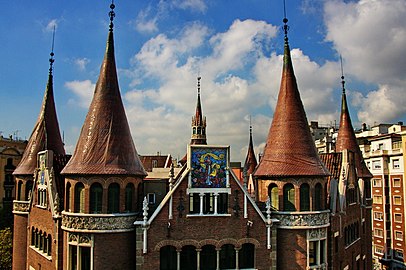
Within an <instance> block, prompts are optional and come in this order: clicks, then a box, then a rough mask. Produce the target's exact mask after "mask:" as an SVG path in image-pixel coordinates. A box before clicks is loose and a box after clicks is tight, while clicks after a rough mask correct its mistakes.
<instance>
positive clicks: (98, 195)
mask: <svg viewBox="0 0 406 270" xmlns="http://www.w3.org/2000/svg"><path fill="white" fill-rule="evenodd" d="M102 205H103V187H102V185H101V184H100V183H93V184H92V185H91V186H90V213H93V214H100V213H101V212H102Z"/></svg>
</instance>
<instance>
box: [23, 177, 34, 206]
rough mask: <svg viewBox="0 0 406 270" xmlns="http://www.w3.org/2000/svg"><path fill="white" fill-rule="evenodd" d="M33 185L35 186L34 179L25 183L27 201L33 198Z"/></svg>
mask: <svg viewBox="0 0 406 270" xmlns="http://www.w3.org/2000/svg"><path fill="white" fill-rule="evenodd" d="M32 187H33V181H32V180H28V181H27V183H26V184H25V200H26V201H29V200H30V199H31V198H30V196H32Z"/></svg>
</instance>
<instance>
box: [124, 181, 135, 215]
mask: <svg viewBox="0 0 406 270" xmlns="http://www.w3.org/2000/svg"><path fill="white" fill-rule="evenodd" d="M133 194H134V185H133V184H132V183H129V184H127V186H126V187H125V208H124V211H126V212H132V211H133Z"/></svg>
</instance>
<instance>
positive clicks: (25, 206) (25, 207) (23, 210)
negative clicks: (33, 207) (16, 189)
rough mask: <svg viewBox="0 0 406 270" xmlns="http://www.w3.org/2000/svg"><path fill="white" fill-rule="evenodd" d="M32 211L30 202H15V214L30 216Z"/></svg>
mask: <svg viewBox="0 0 406 270" xmlns="http://www.w3.org/2000/svg"><path fill="white" fill-rule="evenodd" d="M29 209H30V202H29V201H16V200H15V201H13V214H25V215H28V211H29Z"/></svg>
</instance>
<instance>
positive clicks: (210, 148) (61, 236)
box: [13, 4, 371, 270]
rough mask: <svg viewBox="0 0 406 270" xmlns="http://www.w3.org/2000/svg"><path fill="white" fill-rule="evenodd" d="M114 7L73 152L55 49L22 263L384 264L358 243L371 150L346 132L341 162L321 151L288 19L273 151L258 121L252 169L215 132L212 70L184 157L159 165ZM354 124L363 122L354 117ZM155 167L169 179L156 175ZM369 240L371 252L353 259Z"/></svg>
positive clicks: (24, 193)
mask: <svg viewBox="0 0 406 270" xmlns="http://www.w3.org/2000/svg"><path fill="white" fill-rule="evenodd" d="M110 7H111V11H110V13H109V15H110V29H109V33H108V38H107V45H106V52H105V55H104V60H103V63H102V65H101V69H100V74H99V79H98V81H97V83H96V87H95V91H94V96H93V99H92V102H91V104H90V107H89V111H88V114H87V116H86V119H85V121H84V124H83V127H82V130H81V133H80V135H79V139H78V142H77V145H76V148H75V152H74V154H73V155H72V157H70V156H67V155H65V152H64V149H63V143H62V140H61V136H60V132H59V127H58V121H57V116H56V112H55V104H54V99H53V88H52V64H53V53H52V54H51V60H50V61H51V68H50V73H49V78H48V85H47V88H46V91H45V96H44V101H43V105H42V108H41V112H40V116H39V118H38V120H37V123H36V125H35V127H34V132H33V134H32V136H31V137H30V139H29V142H28V148H27V149H29V151H26V152H25V153H24V156H23V158H22V161H21V163H20V165H19V166H18V167H17V169H16V170H15V172H14V175H15V177H16V178H17V182H18V183H21V189H20V188H19V189H18V192H17V193H16V194H17V196H16V197H17V198H18V200H16V201H14V216H15V223H14V226H15V234H14V261H13V269H15V270H19V269H30V270H34V269H35V270H39V269H46V270H48V269H49V270H51V269H66V270H73V269H80V270H87V269H92V270H93V269H96V270H97V269H202V270H203V269H284V270H285V269H327V268H328V269H340V268H339V267H342V269H370V268H369V264H368V261H370V252H369V253H368V250H366V247H367V244H365V245H364V244H358V243H368V242H371V241H370V238H368V237H369V236H370V229H368V226H364V224H365V223H367V220H368V214H367V212H368V210H365V208H366V207H364V206H365V205H366V204H367V200H366V199H365V198H366V197H365V194H366V191H365V186H367V185H365V183H366V181H365V180H364V176H363V175H362V174H360V172H362V170H361V169H364V167H363V166H364V165H363V161H362V156H361V155H360V154H359V149H358V148H353V145H352V144H349V143H344V144H343V147H342V148H340V149H338V150H337V151H339V152H340V155H339V156H332V157H331V158H330V159H327V160H326V164H329V163H328V162H329V161H330V160H332V166H329V168H330V171H329V170H328V168H327V167H326V166H325V164H324V163H323V161H322V159H320V157H319V155H318V154H317V150H316V147H315V145H314V143H313V139H312V135H311V133H310V130H309V129H308V122H307V118H306V113H305V111H304V107H303V104H302V101H301V98H300V94H299V89H298V86H297V83H296V78H295V75H294V69H293V64H292V59H291V56H290V48H289V43H288V37H287V29H288V27H287V25H286V23H287V19H284V22H285V27H284V29H285V44H284V57H283V58H284V59H283V70H282V79H281V86H280V91H279V96H278V101H277V105H276V109H275V114H274V116H273V122H272V124H271V127H270V131H269V135H268V138H267V144H266V146H265V150H264V153H263V155H262V158H261V159H260V161H259V164H256V163H257V161H256V159H255V154H254V152H253V144H252V132H251V131H250V140H249V147H248V149H249V151H248V153H247V159H246V162H245V165H244V169H243V170H242V173H241V172H239V173H238V174H239V175H236V173H235V172H234V170H233V168H232V164H231V162H230V146H229V145H209V144H207V139H206V127H207V126H206V124H207V123H206V118H205V117H204V115H203V112H202V104H201V100H200V79H201V78H200V77H199V78H198V87H197V88H198V94H197V105H196V112H195V115H194V117H193V118H192V125H191V126H192V127H191V141H190V143H189V144H188V146H187V150H186V152H187V154H186V155H185V157H184V158H183V159H182V160H183V162H182V164H183V165H182V166H181V167H180V168H174V166H173V165H172V166H171V167H170V168H168V166H167V165H168V164H169V162H168V163H167V165H165V164H164V165H162V166H163V167H166V168H161V169H163V170H162V171H160V170H157V168H155V169H156V170H155V171H154V168H153V167H154V164H153V158H148V164H149V161H151V171H150V175H149V176H148V175H147V174H148V172H147V171H146V170H145V169H144V166H143V164H142V161H141V160H140V156H139V155H138V153H137V151H136V148H135V146H134V143H133V141H132V137H131V133H130V129H129V126H128V122H127V118H126V114H125V111H124V106H123V103H122V100H121V95H120V90H119V84H118V79H117V71H116V64H115V55H114V38H113V36H114V35H113V18H114V16H115V14H114V4H111V6H110ZM344 99H345V95H344V96H343V101H344ZM344 107H345V108H346V103H344V102H343V108H344ZM343 112H344V113H343V115H342V118H345V117H347V116H348V111H346V112H345V110H343ZM45 123H46V125H45ZM292 126H295V127H296V128H297V130H293V129H292V128H291V127H292ZM342 126H343V127H345V126H346V127H347V129H350V128H351V127H352V126H351V121H350V120H349V119H347V121H344V120H342ZM342 130H345V129H344V128H342ZM350 135H351V136H352V134H350ZM348 136H349V135H342V136H341V137H344V138H347V137H348ZM351 136H349V138H350V142H352V139H353V138H352V137H351ZM339 137H340V136H339ZM343 140H344V139H343ZM357 149H358V150H357ZM168 157H169V156H168ZM161 161H163V158H161ZM166 161H168V158H166V159H165V162H166ZM157 163H158V161H157ZM156 165H157V166H158V164H156ZM240 167H241V166H240ZM344 169H345V170H346V171H345V173H343V170H344ZM365 173H367V172H365ZM241 174H242V175H241ZM342 176H343V177H344V176H345V179H342V178H341V177H342ZM241 178H242V182H241ZM365 178H367V177H366V176H365ZM153 181H157V183H158V184H159V185H160V186H159V187H157V188H155V187H151V186H153V183H154V182H153ZM334 183H335V184H334ZM250 185H252V186H253V190H254V191H255V192H252V190H251V192H250V189H249V188H248V187H249V186H250ZM147 188H151V190H152V191H151V192H150V190H149V189H148V190H147ZM343 188H344V189H343ZM154 190H159V192H161V193H162V194H161V195H162V196H161V197H160V198H159V199H158V201H157V200H154V201H152V200H150V198H149V197H150V196H149V195H148V194H150V193H154ZM343 190H345V192H343ZM155 195H156V194H155ZM343 196H344V197H346V198H347V197H348V199H346V198H345V199H343ZM151 197H152V196H151ZM156 198H157V197H156V196H155V199H156ZM343 201H344V204H343ZM153 204H154V205H153ZM337 209H338V210H337ZM343 212H344V213H343ZM364 212H365V213H364ZM360 215H361V216H360ZM341 220H344V223H340V222H339V221H341ZM357 228H358V229H357ZM337 232H338V235H337ZM337 237H338V239H339V240H338V241H336V239H337ZM354 242H357V244H353V243H354ZM338 251H339V252H338ZM356 251H357V252H358V251H359V256H358V255H355V257H352V256H348V258H347V257H346V258H343V260H344V262H339V260H340V257H341V256H347V255H348V254H350V253H351V254H352V253H354V252H356ZM361 261H363V263H360V262H361Z"/></svg>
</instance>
